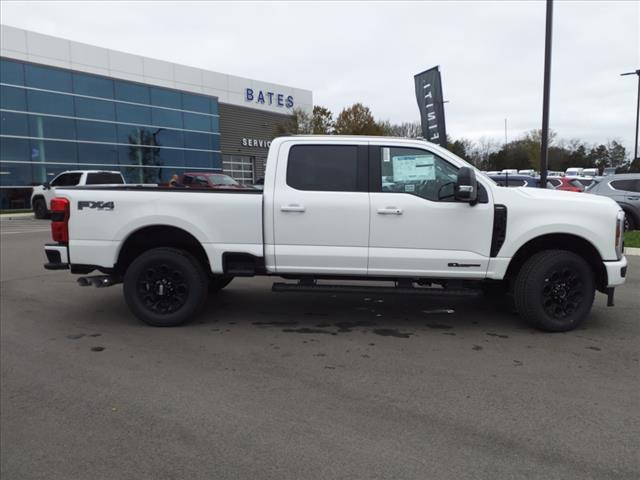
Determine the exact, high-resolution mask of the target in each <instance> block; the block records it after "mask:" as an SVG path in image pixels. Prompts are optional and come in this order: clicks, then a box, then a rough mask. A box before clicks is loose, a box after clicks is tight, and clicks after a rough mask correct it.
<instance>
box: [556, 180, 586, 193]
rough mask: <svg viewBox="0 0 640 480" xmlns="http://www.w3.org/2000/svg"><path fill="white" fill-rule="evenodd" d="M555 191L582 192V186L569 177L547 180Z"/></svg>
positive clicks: (578, 181)
mask: <svg viewBox="0 0 640 480" xmlns="http://www.w3.org/2000/svg"><path fill="white" fill-rule="evenodd" d="M549 183H551V184H552V185H553V186H554V187H555V189H556V190H565V191H567V192H584V188H585V187H584V185H583V184H582V183H580V180H578V179H577V178H571V177H555V178H552V179H549Z"/></svg>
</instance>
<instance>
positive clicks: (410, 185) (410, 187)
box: [404, 183, 416, 193]
mask: <svg viewBox="0 0 640 480" xmlns="http://www.w3.org/2000/svg"><path fill="white" fill-rule="evenodd" d="M404 191H405V192H407V193H413V192H415V191H416V186H415V185H414V184H413V183H407V184H406V185H405V186H404Z"/></svg>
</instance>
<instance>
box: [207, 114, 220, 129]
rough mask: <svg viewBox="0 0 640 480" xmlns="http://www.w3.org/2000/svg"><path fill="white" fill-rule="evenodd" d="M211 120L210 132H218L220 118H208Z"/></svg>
mask: <svg viewBox="0 0 640 480" xmlns="http://www.w3.org/2000/svg"><path fill="white" fill-rule="evenodd" d="M209 118H210V119H211V131H212V132H215V133H219V132H220V117H209Z"/></svg>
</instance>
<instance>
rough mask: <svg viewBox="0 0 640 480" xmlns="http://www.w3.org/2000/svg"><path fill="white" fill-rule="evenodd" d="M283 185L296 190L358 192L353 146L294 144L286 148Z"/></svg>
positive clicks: (355, 157)
mask: <svg viewBox="0 0 640 480" xmlns="http://www.w3.org/2000/svg"><path fill="white" fill-rule="evenodd" d="M287 185H289V186H290V187H292V188H295V189H296V190H311V191H321V192H356V191H358V147H357V146H356V145H295V146H293V147H291V150H289V160H288V163H287Z"/></svg>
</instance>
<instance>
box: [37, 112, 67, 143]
mask: <svg viewBox="0 0 640 480" xmlns="http://www.w3.org/2000/svg"><path fill="white" fill-rule="evenodd" d="M29 132H30V133H31V136H32V137H45V138H64V139H69V140H75V138H76V124H75V120H72V119H70V118H58V117H46V116H43V115H29Z"/></svg>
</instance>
